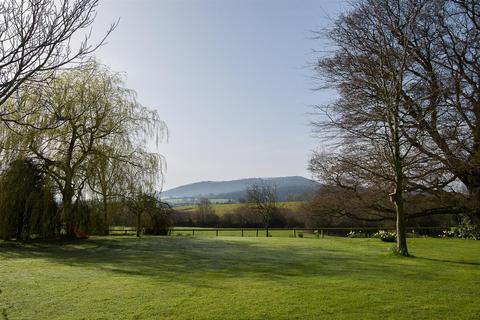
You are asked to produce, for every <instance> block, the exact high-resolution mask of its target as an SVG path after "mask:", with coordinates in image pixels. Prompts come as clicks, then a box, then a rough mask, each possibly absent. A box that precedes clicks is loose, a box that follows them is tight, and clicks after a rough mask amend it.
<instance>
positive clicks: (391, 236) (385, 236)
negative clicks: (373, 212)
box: [372, 230, 397, 242]
mask: <svg viewBox="0 0 480 320" xmlns="http://www.w3.org/2000/svg"><path fill="white" fill-rule="evenodd" d="M372 237H373V238H379V239H380V240H382V241H384V242H395V241H397V234H396V233H395V232H388V231H385V230H380V231H378V232H377V233H375V234H374V235H373V236H372Z"/></svg>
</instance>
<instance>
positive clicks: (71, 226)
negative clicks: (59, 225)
mask: <svg viewBox="0 0 480 320" xmlns="http://www.w3.org/2000/svg"><path fill="white" fill-rule="evenodd" d="M62 202H63V216H64V219H65V227H66V230H65V231H66V232H67V236H68V237H74V236H76V233H75V231H76V230H75V219H74V217H73V189H72V187H71V186H70V185H69V184H66V185H65V188H64V190H63V192H62Z"/></svg>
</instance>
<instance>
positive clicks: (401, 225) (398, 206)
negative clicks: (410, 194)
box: [395, 187, 409, 256]
mask: <svg viewBox="0 0 480 320" xmlns="http://www.w3.org/2000/svg"><path fill="white" fill-rule="evenodd" d="M397 188H398V187H397ZM395 211H396V214H397V248H396V249H397V252H398V253H399V254H401V255H402V256H408V255H409V253H408V248H407V237H406V232H405V211H404V202H403V191H402V189H397V190H396V192H395Z"/></svg>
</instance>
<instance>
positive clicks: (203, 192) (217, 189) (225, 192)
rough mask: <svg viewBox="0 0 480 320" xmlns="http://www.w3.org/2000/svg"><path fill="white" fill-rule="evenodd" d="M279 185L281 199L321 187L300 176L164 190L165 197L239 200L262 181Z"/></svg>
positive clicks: (298, 196)
mask: <svg viewBox="0 0 480 320" xmlns="http://www.w3.org/2000/svg"><path fill="white" fill-rule="evenodd" d="M262 180H263V181H264V182H265V183H267V184H269V185H272V186H273V185H274V186H276V187H277V194H278V200H279V201H290V200H305V199H307V198H308V195H309V194H311V193H312V192H313V191H315V190H316V189H318V188H319V187H320V184H319V183H318V182H316V181H313V180H310V179H307V178H304V177H299V176H293V177H278V178H248V179H240V180H231V181H203V182H196V183H191V184H187V185H184V186H180V187H177V188H173V189H170V190H167V191H164V192H162V194H161V197H162V198H163V199H166V200H167V199H181V198H200V197H205V198H209V199H229V200H233V201H239V200H240V199H242V198H245V196H246V192H245V190H246V189H247V188H248V187H249V186H251V185H252V184H254V183H259V182H261V181H262Z"/></svg>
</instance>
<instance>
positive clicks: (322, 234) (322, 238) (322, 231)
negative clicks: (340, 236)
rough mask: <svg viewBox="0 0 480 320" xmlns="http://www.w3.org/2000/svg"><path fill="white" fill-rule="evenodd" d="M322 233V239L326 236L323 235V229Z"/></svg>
mask: <svg viewBox="0 0 480 320" xmlns="http://www.w3.org/2000/svg"><path fill="white" fill-rule="evenodd" d="M321 233H322V239H323V238H324V237H325V235H324V234H323V229H322V230H321Z"/></svg>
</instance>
